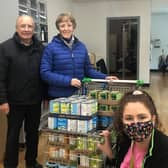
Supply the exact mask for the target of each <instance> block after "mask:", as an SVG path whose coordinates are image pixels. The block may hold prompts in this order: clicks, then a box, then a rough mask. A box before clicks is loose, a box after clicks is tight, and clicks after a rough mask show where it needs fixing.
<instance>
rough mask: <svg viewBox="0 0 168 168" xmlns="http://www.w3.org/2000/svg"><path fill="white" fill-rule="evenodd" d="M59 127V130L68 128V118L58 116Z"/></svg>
mask: <svg viewBox="0 0 168 168" xmlns="http://www.w3.org/2000/svg"><path fill="white" fill-rule="evenodd" d="M57 128H58V130H67V119H66V118H58V119H57Z"/></svg>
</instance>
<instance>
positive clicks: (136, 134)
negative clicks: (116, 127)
mask: <svg viewBox="0 0 168 168" xmlns="http://www.w3.org/2000/svg"><path fill="white" fill-rule="evenodd" d="M152 130H153V123H152V121H151V120H150V121H147V122H137V123H132V124H131V125H128V124H124V131H125V133H126V134H127V135H128V137H129V138H130V139H132V140H134V141H136V142H142V141H143V140H144V139H146V138H147V137H149V135H150V134H151V133H152Z"/></svg>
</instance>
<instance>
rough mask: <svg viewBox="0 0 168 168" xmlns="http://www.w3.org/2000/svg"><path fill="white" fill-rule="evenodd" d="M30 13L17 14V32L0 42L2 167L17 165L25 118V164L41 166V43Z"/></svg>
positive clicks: (39, 167) (34, 167) (9, 167)
mask: <svg viewBox="0 0 168 168" xmlns="http://www.w3.org/2000/svg"><path fill="white" fill-rule="evenodd" d="M34 28H35V24H34V21H33V19H32V17H30V16H26V15H23V16H19V17H18V18H17V20H16V32H15V34H14V36H13V37H12V38H11V39H8V40H7V41H5V42H3V43H1V44H0V74H1V75H0V112H4V113H6V115H7V119H8V120H7V121H8V131H7V142H6V152H5V157H4V167H5V168H16V167H17V165H18V147H19V144H18V141H19V132H20V128H21V126H22V123H23V121H24V124H25V128H24V129H25V132H26V153H25V161H26V168H42V165H40V164H39V163H38V162H37V160H36V158H37V152H38V127H39V123H40V115H41V99H42V82H41V80H40V74H39V67H40V60H41V55H42V51H43V46H42V44H41V43H40V42H39V41H38V40H37V39H36V37H35V36H34Z"/></svg>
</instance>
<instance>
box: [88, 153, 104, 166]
mask: <svg viewBox="0 0 168 168" xmlns="http://www.w3.org/2000/svg"><path fill="white" fill-rule="evenodd" d="M102 164H103V158H102V155H100V154H96V153H95V154H92V155H90V156H89V167H91V168H102Z"/></svg>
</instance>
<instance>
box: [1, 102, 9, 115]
mask: <svg viewBox="0 0 168 168" xmlns="http://www.w3.org/2000/svg"><path fill="white" fill-rule="evenodd" d="M0 112H2V113H5V114H8V113H9V104H8V103H4V104H1V105H0Z"/></svg>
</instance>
